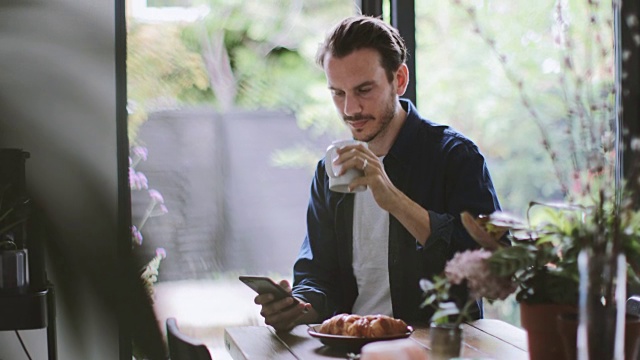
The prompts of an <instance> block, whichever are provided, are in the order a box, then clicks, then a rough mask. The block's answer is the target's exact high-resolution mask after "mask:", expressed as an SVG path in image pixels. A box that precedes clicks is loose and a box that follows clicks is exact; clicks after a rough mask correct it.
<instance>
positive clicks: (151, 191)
mask: <svg viewBox="0 0 640 360" xmlns="http://www.w3.org/2000/svg"><path fill="white" fill-rule="evenodd" d="M149 196H150V197H151V199H152V200H154V201H156V202H158V203H160V204H164V198H163V197H162V194H160V192H159V191H158V190H154V189H149Z"/></svg>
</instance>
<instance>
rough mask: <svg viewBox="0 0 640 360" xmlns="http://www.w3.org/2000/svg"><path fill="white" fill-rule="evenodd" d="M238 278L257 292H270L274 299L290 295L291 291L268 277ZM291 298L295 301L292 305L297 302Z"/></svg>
mask: <svg viewBox="0 0 640 360" xmlns="http://www.w3.org/2000/svg"><path fill="white" fill-rule="evenodd" d="M239 279H240V281H242V282H243V283H245V284H247V286H249V287H250V288H252V289H253V290H254V291H255V292H257V293H258V294H261V295H262V294H272V295H273V296H274V300H281V299H284V298H287V297H292V296H291V293H289V292H288V291H287V290H285V289H284V288H283V287H282V286H280V285H279V284H277V283H276V282H275V281H273V280H271V279H270V278H268V277H265V276H240V277H239ZM293 300H294V301H295V302H294V304H293V305H296V304H297V303H298V302H299V301H298V299H296V298H293Z"/></svg>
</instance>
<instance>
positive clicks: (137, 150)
mask: <svg viewBox="0 0 640 360" xmlns="http://www.w3.org/2000/svg"><path fill="white" fill-rule="evenodd" d="M131 152H132V153H133V154H134V155H135V156H136V157H138V158H140V159H142V160H144V161H147V155H149V151H148V150H147V148H146V147H143V146H134V147H133V148H132V149H131Z"/></svg>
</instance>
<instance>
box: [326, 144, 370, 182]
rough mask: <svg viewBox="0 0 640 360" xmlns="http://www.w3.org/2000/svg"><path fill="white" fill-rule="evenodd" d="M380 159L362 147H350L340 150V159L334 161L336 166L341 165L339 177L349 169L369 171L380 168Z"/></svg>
mask: <svg viewBox="0 0 640 360" xmlns="http://www.w3.org/2000/svg"><path fill="white" fill-rule="evenodd" d="M378 162H379V161H378V158H377V157H376V156H375V155H373V153H371V151H369V149H367V148H365V147H364V146H362V145H349V146H345V147H342V148H340V149H339V150H338V157H337V158H336V160H335V161H334V164H335V165H341V169H340V172H339V173H338V176H340V175H342V174H344V173H345V172H346V171H347V170H349V169H358V170H361V171H367V169H371V168H379V164H378Z"/></svg>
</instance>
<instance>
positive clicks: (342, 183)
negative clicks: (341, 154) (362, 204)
mask: <svg viewBox="0 0 640 360" xmlns="http://www.w3.org/2000/svg"><path fill="white" fill-rule="evenodd" d="M357 144H362V145H364V146H365V147H366V146H367V143H366V142H362V141H358V140H336V141H334V142H332V143H331V145H329V147H328V148H327V152H326V154H325V157H324V166H325V169H326V170H327V175H329V189H330V190H332V191H336V192H343V193H348V192H356V191H365V190H367V187H366V186H358V187H356V188H355V189H353V191H349V184H351V182H352V181H353V180H355V179H357V178H359V177H362V176H364V171H362V170H360V169H355V168H351V169H349V170H347V172H345V173H344V174H342V175H340V176H338V174H339V173H340V170H342V166H341V165H335V164H334V163H333V161H334V160H335V159H336V158H337V157H338V154H337V153H336V151H337V150H338V149H340V148H341V147H343V146H346V145H357Z"/></svg>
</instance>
